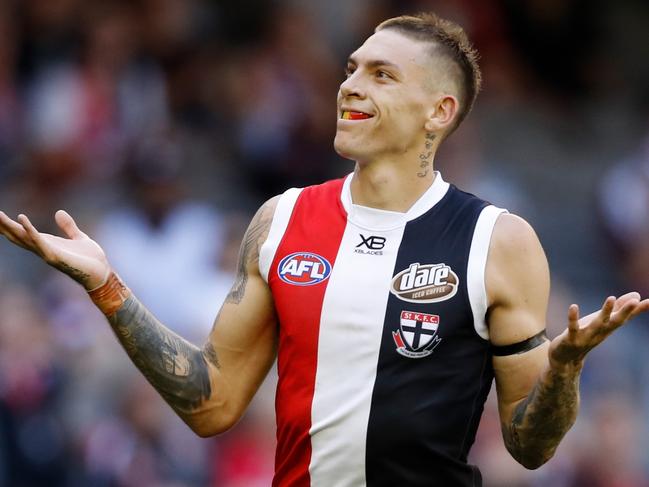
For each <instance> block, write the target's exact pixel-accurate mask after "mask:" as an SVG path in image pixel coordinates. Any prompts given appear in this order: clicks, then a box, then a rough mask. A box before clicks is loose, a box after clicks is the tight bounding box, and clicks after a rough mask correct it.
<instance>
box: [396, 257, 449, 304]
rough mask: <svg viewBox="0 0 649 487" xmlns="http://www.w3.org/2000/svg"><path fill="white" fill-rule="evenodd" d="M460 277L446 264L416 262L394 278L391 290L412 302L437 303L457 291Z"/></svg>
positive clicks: (402, 298) (404, 299)
mask: <svg viewBox="0 0 649 487" xmlns="http://www.w3.org/2000/svg"><path fill="white" fill-rule="evenodd" d="M458 284H459V279H458V277H457V274H455V272H453V270H452V269H451V268H450V267H449V266H447V265H446V264H443V263H442V264H420V263H419V262H415V263H414V264H410V266H409V267H408V268H407V269H405V270H403V271H401V272H399V273H398V274H397V275H396V276H394V278H393V279H392V287H391V289H390V291H391V292H392V294H394V295H395V296H396V297H398V298H399V299H401V300H403V301H408V302H410V303H437V302H439V301H446V300H447V299H451V298H452V297H453V296H455V294H456V293H457V287H458Z"/></svg>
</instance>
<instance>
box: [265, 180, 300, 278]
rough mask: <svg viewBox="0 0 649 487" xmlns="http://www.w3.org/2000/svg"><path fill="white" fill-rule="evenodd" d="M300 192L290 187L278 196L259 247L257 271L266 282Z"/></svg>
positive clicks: (298, 189)
mask: <svg viewBox="0 0 649 487" xmlns="http://www.w3.org/2000/svg"><path fill="white" fill-rule="evenodd" d="M301 192H302V188H290V189H288V190H286V191H285V192H284V194H282V196H280V198H279V201H278V202H277V206H276V207H275V213H274V214H273V220H272V222H271V224H270V230H269V231H268V237H266V240H265V241H264V243H263V244H262V245H261V248H260V249H259V273H260V274H261V277H262V278H263V279H264V281H266V283H268V275H269V273H270V266H271V265H272V263H273V259H274V258H275V252H277V248H278V247H279V244H280V242H281V241H282V238H283V237H284V233H285V232H286V228H287V227H288V224H289V221H290V220H291V215H292V214H293V208H294V207H295V202H296V201H297V198H298V196H299V195H300V193H301Z"/></svg>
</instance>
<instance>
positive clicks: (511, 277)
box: [0, 15, 649, 486]
mask: <svg viewBox="0 0 649 487" xmlns="http://www.w3.org/2000/svg"><path fill="white" fill-rule="evenodd" d="M475 59H476V54H475V52H474V51H473V49H472V48H471V47H470V45H469V43H468V41H467V39H466V36H465V35H464V33H463V31H462V30H461V28H459V27H458V26H456V25H454V24H452V23H450V22H448V21H445V20H443V19H440V18H438V17H436V16H434V15H420V16H417V17H399V18H395V19H390V20H387V21H385V22H383V23H382V24H380V25H379V26H378V27H377V29H376V31H375V33H374V35H372V36H371V37H369V38H368V39H367V40H366V42H365V43H364V44H363V45H362V46H361V47H360V48H359V49H358V50H356V51H355V52H354V53H353V54H352V55H351V56H350V58H349V62H348V66H347V79H346V80H345V81H344V82H343V83H342V85H341V86H340V91H339V94H338V122H337V124H338V125H337V133H336V138H335V141H334V145H335V148H336V150H337V151H338V153H339V154H341V155H342V156H344V157H347V158H349V159H352V160H354V161H356V165H355V169H354V173H353V175H350V176H348V177H347V178H345V179H341V180H337V181H330V182H327V183H325V184H323V185H320V186H313V187H309V188H305V189H302V190H300V189H291V190H288V191H287V192H286V193H284V194H283V195H281V196H279V197H275V198H273V199H271V200H269V201H268V202H267V203H266V204H264V205H263V206H262V207H261V209H260V210H259V211H258V212H257V214H256V215H255V217H254V218H253V220H252V222H251V224H250V226H249V228H248V230H247V232H246V235H245V237H244V241H243V243H242V246H241V252H240V258H239V269H238V275H237V279H236V282H235V283H234V285H233V287H232V290H231V292H230V294H229V295H228V297H227V299H226V302H225V303H224V305H223V307H222V308H221V311H220V312H219V315H218V316H217V318H216V321H215V324H214V327H213V329H212V332H211V333H210V336H209V338H208V340H207V342H206V344H205V346H204V348H202V349H199V348H197V347H194V346H193V345H191V344H190V343H188V342H186V341H185V340H183V339H182V338H180V337H179V336H177V335H175V334H174V333H172V332H171V331H169V330H168V329H166V328H165V327H164V326H163V325H161V324H160V323H159V322H158V321H157V320H156V319H155V318H154V317H153V316H152V315H151V314H150V313H149V312H148V311H147V310H146V309H145V308H144V307H143V306H142V305H141V304H140V302H139V301H138V300H137V298H136V297H135V296H134V295H133V294H132V293H131V292H130V291H129V290H128V288H127V287H126V286H125V285H124V283H122V282H121V281H120V279H119V278H118V277H117V276H116V275H115V274H114V273H113V272H112V271H111V267H110V264H109V263H108V261H107V259H106V256H105V255H104V253H103V251H102V250H101V248H100V247H99V246H98V245H97V244H96V243H95V242H93V241H92V240H91V239H90V238H88V236H87V235H85V234H84V233H83V232H81V231H80V230H79V229H78V227H77V226H76V224H75V222H74V221H73V219H72V218H71V217H70V216H69V215H68V214H67V213H65V212H63V211H59V212H57V213H56V216H55V218H56V221H57V223H58V225H59V226H60V227H61V229H62V230H63V232H64V233H65V235H66V237H65V238H60V237H56V236H52V235H47V234H42V233H39V232H38V231H37V230H36V229H35V228H34V227H33V225H32V224H31V223H30V221H29V220H28V218H27V217H26V216H24V215H20V216H18V219H17V221H13V220H11V219H9V218H8V217H7V216H6V215H4V214H0V230H1V231H2V233H3V234H4V235H5V236H6V237H7V238H8V239H9V240H11V241H12V242H14V243H16V244H18V245H20V246H22V247H24V248H26V249H28V250H31V251H33V252H35V253H36V254H38V255H39V256H41V257H42V258H43V259H44V260H45V261H46V262H48V263H49V264H50V265H52V266H54V267H56V268H57V269H59V270H61V271H63V272H65V273H66V274H68V275H70V276H71V277H72V278H74V279H76V280H77V281H78V282H80V283H81V284H82V285H83V286H84V287H85V288H86V289H87V290H89V294H90V296H91V298H92V299H93V301H94V302H95V303H96V304H97V306H98V307H99V308H100V309H101V310H102V311H103V312H104V313H105V314H106V316H107V317H108V320H109V322H110V324H111V326H112V327H113V329H114V330H115V332H116V334H117V337H118V339H119V340H120V342H121V343H122V345H123V346H124V348H125V350H126V352H127V353H128V354H129V356H130V357H131V359H132V360H133V362H134V363H135V364H136V366H137V367H138V368H139V369H140V370H141V371H142V373H143V374H144V375H145V376H146V377H147V378H148V379H149V381H150V382H151V383H152V384H153V385H154V387H156V389H157V390H158V391H159V392H160V394H161V395H162V396H163V398H164V399H165V400H166V401H167V402H168V403H169V404H170V405H171V407H172V408H173V409H174V410H175V411H176V412H177V413H178V414H179V415H180V416H181V417H182V418H183V420H184V421H185V422H186V423H187V424H188V425H189V426H190V427H191V428H192V429H193V430H194V431H196V432H197V433H198V434H199V435H201V436H208V435H213V434H218V433H221V432H223V431H225V430H227V429H228V428H230V427H231V426H232V425H233V424H235V423H236V422H237V420H238V419H239V418H240V417H241V415H242V414H243V412H244V410H245V408H246V406H247V404H248V403H249V402H250V400H251V398H252V396H253V395H254V393H255V391H256V390H257V388H258V386H259V384H260V383H261V381H262V380H263V378H264V377H265V376H266V374H267V372H268V370H269V368H270V366H271V364H272V363H273V361H274V360H275V357H276V356H277V357H278V371H279V383H278V390H277V399H276V409H277V423H278V426H277V427H278V431H277V438H278V446H277V455H276V473H275V479H274V482H273V485H276V486H306V485H314V486H315V485H317V486H361V485H370V486H373V485H385V486H395V485H399V486H401V485H404V486H405V485H408V486H420V485H421V486H424V485H425V486H431V485H439V486H455V485H458V486H470V485H471V486H473V485H480V484H481V480H480V474H479V472H478V470H477V469H476V468H475V467H471V466H469V465H468V464H467V462H466V459H467V454H468V450H469V448H470V446H471V444H472V443H473V440H474V436H475V432H476V429H477V425H478V422H479V418H480V415H481V412H482V405H483V403H484V400H485V398H486V395H487V392H488V390H489V387H490V385H491V381H492V378H493V376H494V375H495V378H496V385H497V392H498V402H499V409H500V416H501V421H502V430H503V437H504V440H505V443H506V446H507V448H508V450H509V451H510V452H511V454H512V455H513V456H514V458H516V459H517V460H518V461H519V462H520V463H522V464H523V465H525V466H526V467H528V468H537V467H538V466H540V465H541V464H543V463H544V462H545V461H547V460H548V459H549V458H550V457H551V456H552V455H553V453H554V451H555V449H556V447H557V445H558V443H559V441H560V440H561V438H562V437H563V435H564V434H565V433H566V431H567V430H568V429H569V428H570V426H571V425H572V423H573V422H574V420H575V417H576V414H577V409H578V401H579V393H578V383H579V375H580V371H581V368H582V366H583V362H584V357H585V355H586V354H587V353H588V351H589V350H591V349H592V348H593V347H594V346H596V345H597V344H599V343H600V342H601V341H602V340H604V338H605V337H606V336H608V335H609V334H610V333H611V332H612V331H613V330H615V329H616V328H618V327H619V326H620V325H622V324H623V323H624V322H626V321H627V320H629V319H630V318H632V317H634V316H637V315H638V314H640V313H642V312H646V311H647V310H649V300H647V299H645V300H640V296H639V295H638V294H637V293H629V294H627V295H625V296H622V297H619V298H614V297H609V298H607V299H606V300H605V302H604V304H603V306H602V308H601V310H599V311H597V312H595V313H593V314H590V315H588V316H586V317H583V318H581V319H579V310H578V308H577V306H576V305H572V306H571V307H570V309H569V311H568V327H567V329H566V331H565V332H564V333H562V334H561V335H560V336H558V337H557V338H555V339H554V340H553V341H552V342H548V341H547V339H546V338H545V335H544V330H545V312H546V307H547V301H548V292H549V274H548V268H547V262H546V259H545V256H544V253H543V250H542V248H541V246H540V244H539V242H538V239H537V237H536V236H535V234H534V232H533V230H532V229H531V228H530V226H529V225H528V224H527V223H526V222H525V221H523V220H522V219H520V218H518V217H516V216H513V215H510V214H508V213H506V212H505V211H503V210H500V209H498V208H495V207H493V206H490V205H488V204H487V203H485V202H483V201H482V200H480V199H478V198H476V197H474V196H472V195H468V194H466V193H463V192H461V191H459V190H458V189H457V188H455V187H454V186H451V185H449V184H448V183H446V182H444V181H443V179H442V177H441V175H440V174H439V173H436V172H434V171H433V159H434V154H435V152H436V150H437V148H438V146H439V144H440V142H441V141H442V140H443V139H444V138H445V137H447V136H448V135H449V134H450V133H451V132H452V131H453V130H454V129H455V128H456V127H457V125H458V124H459V123H460V122H461V120H462V119H463V118H464V117H465V116H466V115H467V113H468V112H469V110H470V108H471V106H472V104H473V101H474V99H475V96H476V94H477V92H478V91H479V87H480V73H479V70H478V67H477V64H476V61H475ZM178 285H179V286H182V283H179V284H178ZM170 298H171V297H170Z"/></svg>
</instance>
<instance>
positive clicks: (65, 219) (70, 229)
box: [54, 210, 87, 240]
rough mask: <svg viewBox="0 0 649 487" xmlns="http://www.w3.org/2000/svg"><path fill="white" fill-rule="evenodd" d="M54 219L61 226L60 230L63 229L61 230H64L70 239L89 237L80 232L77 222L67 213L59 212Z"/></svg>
mask: <svg viewBox="0 0 649 487" xmlns="http://www.w3.org/2000/svg"><path fill="white" fill-rule="evenodd" d="M54 219H55V220H56V224H57V225H58V226H59V228H61V230H63V232H64V233H65V235H66V236H67V237H68V238H71V239H73V240H77V239H80V238H83V237H86V236H87V235H86V234H85V233H83V232H82V231H81V230H79V227H78V226H77V224H76V222H75V221H74V219H73V218H72V217H71V216H70V214H69V213H68V212H67V211H65V210H59V211H57V212H56V214H55V215H54Z"/></svg>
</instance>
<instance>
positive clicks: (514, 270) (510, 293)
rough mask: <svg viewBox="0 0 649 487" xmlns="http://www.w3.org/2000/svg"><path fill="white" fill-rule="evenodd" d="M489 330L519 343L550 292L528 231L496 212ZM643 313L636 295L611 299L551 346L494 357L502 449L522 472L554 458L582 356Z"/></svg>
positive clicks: (574, 311) (574, 408) (568, 421)
mask: <svg viewBox="0 0 649 487" xmlns="http://www.w3.org/2000/svg"><path fill="white" fill-rule="evenodd" d="M486 286H487V293H488V297H489V303H490V307H489V313H488V316H489V330H490V337H491V341H492V344H494V345H496V346H502V345H509V344H513V343H519V342H521V341H523V340H525V339H527V338H529V337H531V336H534V335H536V334H537V333H539V332H540V331H542V330H543V329H544V328H545V320H546V309H547V303H548V296H549V290H550V278H549V271H548V265H547V260H546V258H545V254H544V252H543V249H542V248H541V244H540V243H539V241H538V238H537V237H536V234H535V233H534V231H533V230H532V228H531V227H530V226H529V225H528V224H527V223H526V222H525V221H524V220H522V219H520V218H518V217H516V216H513V215H502V216H501V217H500V218H499V220H498V222H497V224H496V227H495V229H494V235H493V238H492V242H491V246H490V251H489V259H488V261H487V270H486ZM647 310H649V300H647V299H645V300H644V301H640V296H639V295H638V293H629V294H626V295H624V296H622V297H620V298H617V299H616V298H614V297H609V298H608V299H607V300H606V301H605V302H604V305H603V306H602V309H601V310H599V311H597V312H595V313H592V314H590V315H588V316H585V317H583V318H581V319H579V309H578V307H577V306H576V305H574V304H573V305H572V306H571V307H570V309H569V311H568V327H567V329H566V330H565V331H564V332H563V333H562V334H561V335H559V336H558V337H557V338H555V339H554V340H553V341H552V342H548V341H546V342H545V343H543V344H541V345H539V346H536V347H535V348H530V349H529V350H524V351H521V353H517V354H513V355H507V356H502V357H499V356H494V358H493V365H494V371H495V376H496V388H497V392H498V409H499V413H500V420H501V425H502V432H503V438H504V440H505V446H506V447H507V450H508V451H509V452H510V453H511V455H512V456H513V457H514V458H515V459H516V460H517V461H518V462H519V463H521V464H522V465H523V466H525V467H527V468H538V467H539V466H541V465H542V464H543V463H545V462H546V461H547V460H549V459H550V458H551V457H552V455H553V454H554V452H555V450H556V448H557V446H558V445H559V442H560V441H561V439H562V438H563V436H564V435H565V434H566V432H567V431H568V430H569V429H570V427H571V426H572V424H573V423H574V421H575V419H576V417H577V412H578V409H579V377H580V373H581V370H582V367H583V364H584V359H585V357H586V354H587V353H588V352H589V351H590V350H591V349H593V348H594V347H595V346H597V345H598V344H599V343H601V342H602V341H603V340H604V339H605V338H606V337H607V336H609V335H610V334H611V333H612V332H613V331H614V330H615V329H617V328H618V327H620V326H621V325H622V324H624V323H625V322H626V321H628V320H629V319H630V318H632V317H634V316H636V315H638V314H640V313H642V312H644V311H647Z"/></svg>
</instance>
